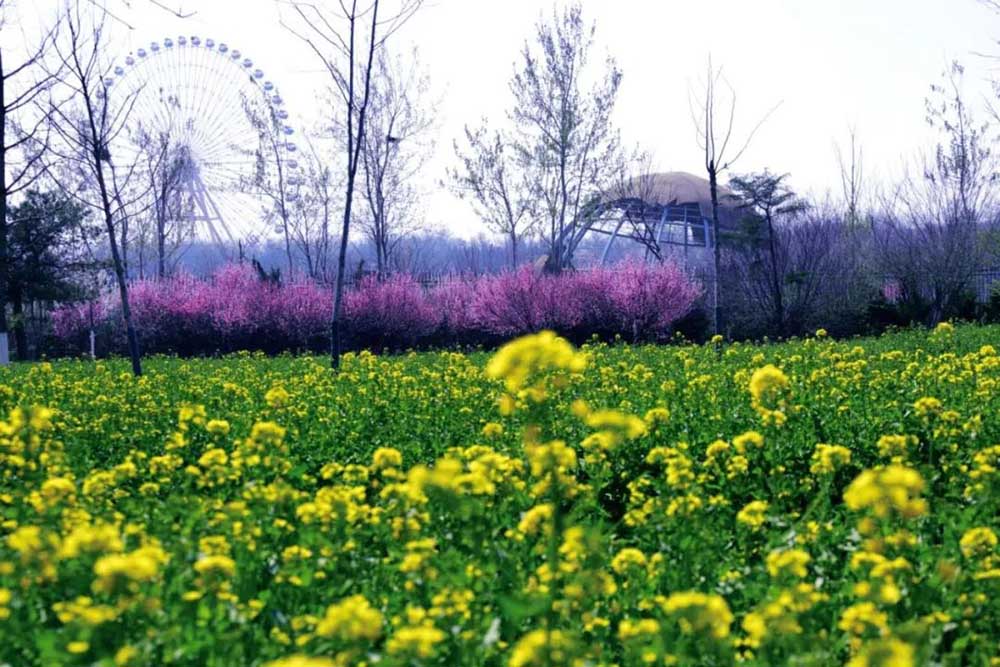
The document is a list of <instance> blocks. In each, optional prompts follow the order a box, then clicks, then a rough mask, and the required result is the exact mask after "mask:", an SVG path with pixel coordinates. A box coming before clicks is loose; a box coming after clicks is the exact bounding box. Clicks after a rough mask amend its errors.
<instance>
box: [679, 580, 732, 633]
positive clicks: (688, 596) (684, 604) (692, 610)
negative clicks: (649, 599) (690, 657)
mask: <svg viewBox="0 0 1000 667" xmlns="http://www.w3.org/2000/svg"><path fill="white" fill-rule="evenodd" d="M662 607H663V611H664V613H666V614H669V615H671V616H674V617H676V618H677V621H678V623H679V624H680V626H681V631H682V632H684V633H685V634H695V633H699V632H702V631H708V632H709V634H710V635H711V636H712V637H714V638H716V639H725V638H726V637H727V636H729V626H730V625H731V624H732V622H733V614H732V612H731V611H729V605H728V604H727V603H726V600H725V598H723V597H722V596H720V595H714V594H705V593H699V592H697V591H687V592H683V593H674V594H672V595H670V597H668V598H667V599H666V600H665V601H664V602H663V603H662Z"/></svg>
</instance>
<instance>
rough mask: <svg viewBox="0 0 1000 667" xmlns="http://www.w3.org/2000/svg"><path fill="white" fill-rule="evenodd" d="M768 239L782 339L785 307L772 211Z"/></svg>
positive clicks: (777, 316) (776, 319)
mask: <svg viewBox="0 0 1000 667" xmlns="http://www.w3.org/2000/svg"><path fill="white" fill-rule="evenodd" d="M767 237H768V245H769V246H770V248H769V250H770V254H771V289H772V290H774V326H775V330H776V331H777V333H778V337H779V338H780V337H782V336H784V335H785V305H784V303H783V301H784V295H783V294H782V290H781V280H780V277H779V275H778V253H777V250H776V249H775V245H774V221H773V220H772V218H771V213H770V211H769V212H768V214H767Z"/></svg>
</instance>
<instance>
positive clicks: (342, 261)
mask: <svg viewBox="0 0 1000 667" xmlns="http://www.w3.org/2000/svg"><path fill="white" fill-rule="evenodd" d="M378 3H379V0H375V2H374V3H373V4H372V7H371V13H372V20H371V33H370V37H371V41H370V42H369V48H368V62H367V64H366V68H365V96H364V99H363V100H362V102H361V106H360V107H359V108H358V136H357V139H356V143H354V144H353V145H352V142H351V139H352V137H351V133H352V128H353V119H354V103H355V95H354V76H355V75H354V43H355V42H354V30H355V21H356V20H357V19H356V16H355V15H352V16H351V37H350V58H349V62H348V67H350V72H351V74H350V85H349V91H348V95H347V197H346V198H345V201H344V226H343V229H342V230H341V234H340V252H339V253H338V262H337V285H336V287H335V289H334V291H335V292H336V294H335V296H334V299H333V318H332V320H331V322H330V366H331V367H332V368H333V369H334V370H337V369H339V368H340V355H341V340H340V328H341V311H342V310H343V305H344V303H343V302H344V270H345V267H346V264H347V235H348V232H350V229H351V204H352V203H353V201H354V179H355V177H356V176H357V173H358V155H359V154H360V153H361V146H362V143H361V142H363V141H364V138H365V114H366V113H367V111H368V99H369V95H370V94H371V76H372V64H373V63H372V61H373V59H374V57H375V42H376V40H375V30H376V27H377V26H378Z"/></svg>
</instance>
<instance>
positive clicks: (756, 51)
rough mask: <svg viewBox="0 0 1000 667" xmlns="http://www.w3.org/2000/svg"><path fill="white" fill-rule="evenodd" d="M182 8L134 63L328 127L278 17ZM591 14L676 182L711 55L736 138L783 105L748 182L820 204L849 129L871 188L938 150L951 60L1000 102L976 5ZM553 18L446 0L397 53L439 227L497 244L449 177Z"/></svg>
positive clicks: (412, 26)
mask: <svg viewBox="0 0 1000 667" xmlns="http://www.w3.org/2000/svg"><path fill="white" fill-rule="evenodd" d="M56 4H57V0H41V1H39V2H36V3H34V4H33V5H32V6H30V7H29V8H25V7H24V6H23V5H22V6H21V10H22V11H25V10H26V9H27V12H26V15H29V16H30V15H32V14H33V15H34V16H35V17H36V18H38V17H46V16H48V15H49V14H50V13H51V10H52V9H53V8H54V7H55V6H56ZM169 4H171V6H176V7H179V8H181V9H183V10H184V11H185V12H195V13H194V15H193V16H191V17H189V18H186V19H179V18H176V17H174V16H171V15H170V14H168V13H166V12H164V11H163V10H162V9H158V8H156V7H155V6H153V5H151V4H149V3H137V2H131V3H121V4H120V5H119V6H118V7H117V10H118V11H117V12H116V16H118V18H120V19H121V22H116V25H115V35H116V39H117V40H118V43H119V44H120V49H121V58H120V59H122V60H123V59H124V57H125V55H126V54H127V53H129V52H130V51H134V50H135V49H137V48H139V47H140V46H143V45H147V44H148V43H149V42H151V41H159V40H162V39H163V38H164V37H167V36H176V35H181V34H184V35H193V34H200V35H202V36H205V37H209V36H211V37H214V38H215V39H216V40H217V41H227V42H228V43H230V44H231V45H232V46H233V47H234V48H240V49H242V50H243V51H244V53H245V54H246V55H248V56H250V57H252V58H253V59H254V62H255V64H256V66H259V67H260V68H261V69H263V70H264V71H265V72H266V73H267V75H268V77H269V78H271V79H273V80H274V81H275V82H276V83H277V84H278V85H279V87H280V89H281V90H282V93H283V95H284V97H285V99H286V100H287V101H288V109H289V111H290V112H291V114H292V121H291V122H292V123H293V125H295V126H296V127H297V128H299V129H306V130H308V129H309V128H311V127H312V126H314V125H315V124H316V123H317V121H318V120H319V118H320V117H321V114H322V108H320V107H319V105H317V102H316V101H317V99H321V98H320V96H319V95H318V94H317V92H318V91H321V90H323V89H324V88H325V87H326V86H327V78H326V77H325V75H324V72H323V70H322V69H321V66H320V64H319V63H318V61H317V60H316V59H315V57H314V56H313V54H312V53H311V52H310V51H309V49H308V48H307V47H305V46H304V45H303V44H302V43H301V42H300V41H299V40H298V39H297V38H296V37H294V36H292V35H291V34H289V33H288V32H287V31H285V30H284V29H283V28H282V27H281V26H280V24H279V13H280V8H281V3H280V2H275V0H249V1H248V0H213V1H212V2H211V3H208V2H206V1H204V0H202V1H200V2H197V1H193V0H185V1H183V2H172V3H169ZM555 4H556V5H557V6H559V5H561V4H563V3H562V2H556V3H555ZM582 5H583V9H584V15H585V18H586V20H588V21H594V22H596V26H597V32H596V48H595V50H594V59H595V60H597V59H598V56H600V55H603V53H604V52H607V53H610V54H611V55H612V56H614V57H615V58H616V60H617V62H618V65H619V66H620V68H621V69H622V71H623V73H624V80H623V84H622V88H621V91H620V95H619V99H618V102H617V105H616V111H615V119H616V123H617V125H618V127H620V128H621V130H622V133H623V136H624V139H625V141H626V143H627V144H630V145H638V146H640V147H641V148H643V149H645V150H648V151H649V152H651V153H652V155H653V158H654V165H655V167H656V168H657V169H658V170H662V171H670V170H678V171H689V172H693V173H696V174H701V173H702V172H703V165H702V157H701V155H700V153H699V150H698V147H697V144H696V141H695V132H694V130H693V127H692V121H691V117H690V111H689V105H688V87H689V84H690V83H691V82H693V81H697V80H698V78H699V77H700V76H701V75H702V74H703V72H704V70H705V66H706V59H707V57H708V55H709V54H711V56H712V58H713V60H714V62H715V64H716V65H721V66H723V67H724V68H725V73H726V78H727V79H728V80H729V82H730V83H731V84H732V86H733V88H734V89H735V91H736V93H737V96H738V107H737V112H736V116H737V117H736V125H737V134H738V135H742V134H743V133H745V132H746V131H747V130H749V129H750V128H751V127H752V126H753V125H754V124H755V123H756V122H757V121H758V120H759V119H760V118H761V117H762V116H763V115H764V114H766V113H767V112H768V111H769V110H770V109H772V108H773V107H775V105H778V104H780V106H779V107H778V108H777V110H776V111H775V112H774V114H773V115H772V116H771V117H770V118H769V119H768V120H767V122H766V123H765V124H764V125H763V127H762V128H761V130H760V132H759V133H758V134H757V135H756V137H755V138H754V140H753V142H752V144H751V145H750V148H749V150H748V151H747V153H746V154H745V155H744V156H743V158H742V159H741V160H740V161H739V162H738V163H737V164H736V165H735V172H737V173H740V172H748V171H754V170H761V169H764V168H770V169H771V170H772V171H775V172H780V173H784V172H788V173H790V174H791V178H790V183H791V185H792V186H793V187H795V188H796V189H797V190H799V191H800V192H802V193H804V194H812V195H813V196H822V195H823V194H824V193H826V192H827V191H833V192H834V194H836V191H837V190H838V189H839V172H838V166H837V162H836V157H835V152H834V143H835V142H838V141H839V142H840V143H841V144H846V142H847V140H848V131H849V128H850V127H854V128H856V131H857V135H858V139H859V142H860V145H861V147H862V149H863V151H864V162H865V169H866V171H867V172H868V175H869V178H870V179H872V180H878V181H889V180H891V179H893V178H895V177H898V175H899V174H900V173H901V171H902V166H903V164H904V163H905V162H907V161H910V162H912V161H913V160H914V159H915V157H916V155H917V152H918V151H919V150H920V149H928V148H930V147H931V145H932V141H933V138H934V137H933V133H932V132H931V131H930V129H929V128H928V127H927V124H926V122H925V112H924V99H925V97H926V95H927V93H928V92H929V87H930V85H931V84H932V83H936V82H938V81H940V77H941V74H942V73H943V72H944V71H945V70H946V69H947V68H948V67H949V65H950V63H951V62H952V61H953V60H958V61H960V62H961V63H962V64H963V65H964V66H965V67H966V76H965V83H966V93H967V94H968V97H969V100H971V101H974V102H976V104H977V105H978V106H980V107H982V108H983V109H984V108H985V105H986V102H987V100H989V99H991V98H992V97H993V94H992V90H991V86H990V83H989V81H988V79H989V77H990V76H991V74H992V70H993V69H994V68H995V63H994V61H992V60H991V59H989V58H987V57H985V56H984V55H983V54H990V53H1000V47H997V46H996V42H995V36H998V35H1000V16H998V15H997V14H995V13H994V12H992V11H991V9H990V8H988V7H986V6H985V5H984V4H982V3H980V2H977V1H976V0H955V1H954V2H943V1H940V0H918V1H916V2H913V1H909V2H908V1H906V0H880V1H879V2H877V3H876V2H867V1H865V0H844V1H842V2H836V3H832V2H829V3H801V2H795V1H794V0H760V1H758V2H754V3H747V2H740V1H739V0H718V1H716V2H713V3H710V5H709V3H697V2H686V3H682V2H675V1H673V0H671V1H669V2H657V3H653V2H648V1H644V0H621V1H619V2H615V3H609V2H602V1H599V0H583V3H582ZM110 6H111V5H109V7H110ZM551 7H552V5H551V3H548V2H538V1H537V0H511V1H509V2H505V3H492V2H486V1H485V0H462V1H459V0H433V1H431V2H428V3H427V4H425V5H424V6H423V7H422V8H421V9H420V11H419V12H418V13H417V14H416V15H415V16H414V17H413V18H412V19H411V20H410V21H409V22H408V23H407V24H406V25H405V26H404V27H403V29H402V30H400V32H399V33H398V34H397V35H395V36H394V37H393V39H392V41H391V42H390V44H389V48H390V50H391V51H392V52H394V53H397V54H398V53H405V52H408V51H409V50H410V49H411V48H412V47H413V46H416V47H417V49H418V51H419V54H420V59H421V61H422V63H423V65H424V67H425V68H426V70H427V72H428V74H429V76H430V80H431V86H432V93H431V95H430V96H429V100H428V102H429V103H431V104H433V105H434V106H435V109H436V112H437V129H436V132H435V140H436V142H435V143H436V145H435V148H434V152H433V155H432V156H431V158H430V159H429V161H428V164H427V166H426V168H425V169H424V170H423V172H422V173H423V176H422V181H423V183H422V186H423V188H424V189H425V191H426V192H427V194H428V196H427V198H426V199H425V202H424V206H423V210H424V213H425V217H426V221H427V223H428V224H429V225H431V226H432V227H440V228H444V229H448V230H450V231H451V232H453V233H455V234H457V235H460V236H465V237H469V236H475V235H477V234H479V233H480V232H484V231H485V229H484V228H483V227H482V225H481V224H480V223H479V221H478V220H476V219H475V215H474V213H473V211H472V209H471V207H470V206H469V205H468V204H467V203H465V202H463V201H461V200H459V199H458V198H457V197H455V196H454V195H453V194H452V193H451V192H449V191H448V190H447V189H446V188H444V187H442V186H441V181H442V180H444V179H445V178H446V173H445V170H446V169H447V168H448V167H449V166H453V165H454V164H455V157H454V151H453V149H452V142H453V141H454V140H455V139H456V138H459V137H461V135H462V129H463V126H464V125H466V124H473V125H474V124H476V123H478V122H479V120H480V119H481V118H483V117H487V118H489V119H490V121H491V123H492V124H502V123H503V122H504V119H505V113H506V109H507V108H508V107H509V105H510V103H511V99H512V98H511V94H510V91H509V87H508V81H509V79H510V77H511V75H512V74H513V72H514V64H515V61H516V60H517V58H518V56H519V52H520V49H521V47H522V46H523V44H524V42H525V40H526V39H529V38H531V37H532V35H533V31H534V25H535V23H536V21H537V20H538V19H539V17H540V16H542V15H543V14H548V13H549V12H551ZM27 22H28V21H27V20H26V23H25V25H27ZM126 24H127V25H128V26H131V28H129V27H126ZM335 111H336V112H339V110H335Z"/></svg>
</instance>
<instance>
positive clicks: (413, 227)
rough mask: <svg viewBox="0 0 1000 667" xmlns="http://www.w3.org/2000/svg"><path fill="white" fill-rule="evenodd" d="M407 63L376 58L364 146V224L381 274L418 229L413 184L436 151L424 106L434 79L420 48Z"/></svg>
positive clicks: (383, 55)
mask: <svg viewBox="0 0 1000 667" xmlns="http://www.w3.org/2000/svg"><path fill="white" fill-rule="evenodd" d="M406 60H407V62H404V61H403V59H401V58H398V57H396V58H392V57H390V56H389V55H388V52H387V51H386V50H385V49H382V50H381V51H379V53H378V54H377V55H376V56H375V71H374V72H373V74H372V94H371V100H370V102H369V112H368V130H367V131H366V132H365V138H364V141H363V142H362V144H361V153H362V155H361V162H362V166H363V168H364V187H363V188H362V190H361V194H362V198H363V199H364V201H365V203H366V204H367V205H368V206H367V209H368V210H367V215H365V216H363V217H362V218H361V226H362V228H363V230H364V231H365V233H366V235H367V236H368V239H369V240H370V241H371V243H372V246H373V247H374V249H375V267H376V271H377V272H378V275H379V276H383V275H384V274H385V272H386V271H387V270H388V268H389V266H390V263H391V260H392V255H393V253H394V251H395V249H396V248H397V246H398V245H399V243H400V242H401V241H402V240H403V239H404V238H405V237H406V236H407V235H409V234H412V233H413V232H415V231H418V229H419V226H420V222H419V217H418V216H417V212H416V210H415V206H416V204H417V200H418V198H419V192H418V191H417V189H416V188H415V187H414V185H413V182H414V179H415V177H416V176H417V173H418V172H419V171H420V170H421V169H422V168H423V166H424V165H425V164H426V162H427V157H428V154H429V152H430V150H431V149H432V148H433V145H432V144H430V143H429V142H428V140H427V138H426V135H427V131H428V130H429V129H430V128H431V127H432V125H433V119H432V116H431V113H430V112H429V110H428V108H427V107H426V106H425V105H426V96H427V92H428V89H429V79H428V77H427V74H426V72H424V71H423V70H422V69H421V66H420V60H419V58H418V57H417V52H416V50H414V51H413V52H412V53H411V54H410V56H409V57H408V58H407V59H406Z"/></svg>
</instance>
